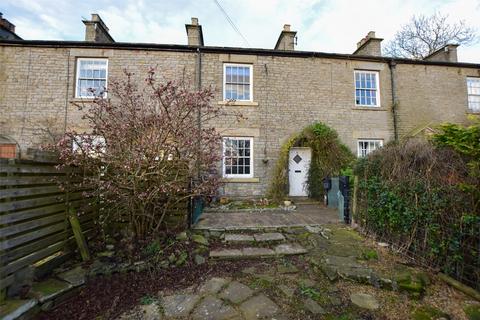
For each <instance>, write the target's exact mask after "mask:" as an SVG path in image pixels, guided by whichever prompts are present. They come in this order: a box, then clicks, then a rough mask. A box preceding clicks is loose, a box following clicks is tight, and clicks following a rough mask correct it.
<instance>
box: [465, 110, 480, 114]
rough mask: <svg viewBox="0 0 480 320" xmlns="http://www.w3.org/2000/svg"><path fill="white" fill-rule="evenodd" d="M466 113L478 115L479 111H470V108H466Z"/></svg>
mask: <svg viewBox="0 0 480 320" xmlns="http://www.w3.org/2000/svg"><path fill="white" fill-rule="evenodd" d="M466 113H467V114H474V115H479V114H480V111H472V110H468V111H467V112H466Z"/></svg>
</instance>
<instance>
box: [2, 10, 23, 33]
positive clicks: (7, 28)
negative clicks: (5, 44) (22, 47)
mask: <svg viewBox="0 0 480 320" xmlns="http://www.w3.org/2000/svg"><path fill="white" fill-rule="evenodd" d="M0 39H7V40H22V38H20V37H19V36H18V35H17V34H16V33H15V25H14V24H13V23H11V22H10V21H8V20H7V19H4V18H3V14H2V13H1V12H0Z"/></svg>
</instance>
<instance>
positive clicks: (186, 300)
mask: <svg viewBox="0 0 480 320" xmlns="http://www.w3.org/2000/svg"><path fill="white" fill-rule="evenodd" d="M190 290H191V289H190ZM187 291H188V290H187ZM159 305H160V307H161V308H160V309H163V316H164V317H165V318H166V319H176V318H188V319H199V320H200V319H201V320H208V319H212V320H222V319H247V320H250V319H264V318H269V319H272V317H275V316H281V311H280V308H279V307H278V305H277V304H275V302H273V301H272V300H271V299H270V298H268V297H267V296H266V295H265V294H262V293H257V292H256V291H254V290H252V289H251V288H250V287H248V286H247V285H245V284H243V283H241V282H238V281H232V280H230V279H226V278H211V279H209V280H207V281H206V282H205V283H203V284H202V285H200V286H199V287H198V289H197V290H191V293H181V294H173V295H164V296H162V297H161V298H160V301H159ZM125 319H126V318H125Z"/></svg>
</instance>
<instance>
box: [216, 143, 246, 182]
mask: <svg viewBox="0 0 480 320" xmlns="http://www.w3.org/2000/svg"><path fill="white" fill-rule="evenodd" d="M227 139H235V140H248V141H250V173H248V174H246V173H243V174H238V173H237V174H227V173H226V164H225V150H226V148H225V147H226V140H227ZM253 167H254V165H253V138H252V137H223V138H222V175H223V177H224V178H253Z"/></svg>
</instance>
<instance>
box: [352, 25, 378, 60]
mask: <svg viewBox="0 0 480 320" xmlns="http://www.w3.org/2000/svg"><path fill="white" fill-rule="evenodd" d="M382 40H383V39H382V38H377V37H376V36H375V31H370V32H369V33H368V34H367V35H366V36H365V38H363V39H362V40H360V41H359V42H358V43H357V50H355V52H354V53H353V54H355V55H359V56H378V57H379V56H381V55H382V45H381V43H382Z"/></svg>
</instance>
